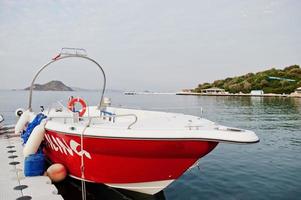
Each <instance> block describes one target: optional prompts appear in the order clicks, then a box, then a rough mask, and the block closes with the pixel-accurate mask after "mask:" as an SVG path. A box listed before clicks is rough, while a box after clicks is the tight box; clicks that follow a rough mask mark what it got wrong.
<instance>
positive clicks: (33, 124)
mask: <svg viewBox="0 0 301 200" xmlns="http://www.w3.org/2000/svg"><path fill="white" fill-rule="evenodd" d="M46 117H47V116H46V115H44V114H42V113H39V114H37V116H36V117H35V118H34V119H33V120H32V122H30V123H29V124H28V126H27V129H26V130H25V131H23V133H22V134H21V138H22V139H23V144H26V142H27V140H28V138H29V136H30V134H31V132H32V131H33V129H34V128H35V127H36V126H37V125H39V124H40V123H41V121H42V120H43V119H45V118H46Z"/></svg>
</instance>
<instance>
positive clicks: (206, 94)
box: [176, 92, 301, 98]
mask: <svg viewBox="0 0 301 200" xmlns="http://www.w3.org/2000/svg"><path fill="white" fill-rule="evenodd" d="M176 95H191V96H231V97H290V98H301V96H294V95H289V94H260V95H254V94H231V93H229V94H219V93H197V92H177V93H176Z"/></svg>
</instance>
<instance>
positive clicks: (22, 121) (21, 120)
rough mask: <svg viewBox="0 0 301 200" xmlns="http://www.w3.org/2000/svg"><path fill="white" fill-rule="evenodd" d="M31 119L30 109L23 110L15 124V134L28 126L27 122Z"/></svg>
mask: <svg viewBox="0 0 301 200" xmlns="http://www.w3.org/2000/svg"><path fill="white" fill-rule="evenodd" d="M29 120H30V111H29V110H26V111H24V112H23V114H22V115H21V117H20V118H19V120H18V122H17V124H16V126H15V134H20V133H21V132H22V131H23V130H24V129H25V127H26V124H27V123H28V122H29Z"/></svg>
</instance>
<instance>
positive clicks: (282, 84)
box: [192, 65, 301, 94]
mask: <svg viewBox="0 0 301 200" xmlns="http://www.w3.org/2000/svg"><path fill="white" fill-rule="evenodd" d="M213 87H218V88H222V89H225V90H226V91H228V92H230V93H238V92H243V93H250V91H251V90H263V91H264V93H276V94H282V93H286V94H290V93H291V92H293V91H294V90H295V89H296V88H298V87H301V68H300V67H299V66H298V65H292V66H289V67H286V68H284V69H275V68H272V69H269V70H266V71H261V72H257V73H256V74H254V73H248V74H245V75H243V76H237V77H231V78H226V79H223V80H216V81H214V82H213V83H202V84H199V85H198V87H197V88H195V89H193V90H192V91H194V92H201V91H202V90H203V89H208V88H213Z"/></svg>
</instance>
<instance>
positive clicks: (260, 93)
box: [251, 90, 264, 95]
mask: <svg viewBox="0 0 301 200" xmlns="http://www.w3.org/2000/svg"><path fill="white" fill-rule="evenodd" d="M263 94H264V92H263V90H252V91H251V95H263Z"/></svg>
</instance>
